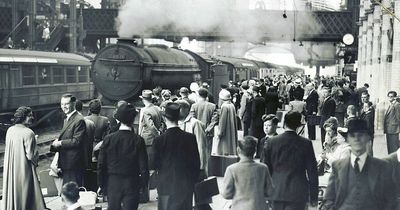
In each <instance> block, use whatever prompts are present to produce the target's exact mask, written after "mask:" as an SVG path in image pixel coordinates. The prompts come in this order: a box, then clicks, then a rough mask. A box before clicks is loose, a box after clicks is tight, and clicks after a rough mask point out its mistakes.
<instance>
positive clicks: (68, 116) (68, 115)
mask: <svg viewBox="0 0 400 210" xmlns="http://www.w3.org/2000/svg"><path fill="white" fill-rule="evenodd" d="M75 112H76V110H74V111H72V112H71V113H69V114H67V122H68V120H69V118H71V116H72V115H73V114H74V113H75Z"/></svg>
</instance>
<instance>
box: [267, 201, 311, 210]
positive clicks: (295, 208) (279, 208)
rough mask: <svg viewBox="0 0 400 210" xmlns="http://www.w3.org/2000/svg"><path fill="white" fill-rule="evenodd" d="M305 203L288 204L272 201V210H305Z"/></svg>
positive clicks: (286, 202)
mask: <svg viewBox="0 0 400 210" xmlns="http://www.w3.org/2000/svg"><path fill="white" fill-rule="evenodd" d="M305 208H306V203H303V202H288V201H274V204H273V210H305Z"/></svg>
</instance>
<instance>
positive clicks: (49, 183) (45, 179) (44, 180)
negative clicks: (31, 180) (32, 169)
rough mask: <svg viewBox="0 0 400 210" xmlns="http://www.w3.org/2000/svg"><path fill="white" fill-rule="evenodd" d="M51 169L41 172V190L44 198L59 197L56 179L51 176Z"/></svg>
mask: <svg viewBox="0 0 400 210" xmlns="http://www.w3.org/2000/svg"><path fill="white" fill-rule="evenodd" d="M49 172H50V169H48V170H43V171H40V172H39V180H40V188H41V190H42V194H43V196H44V197H54V196H58V191H57V187H56V183H55V182H54V177H52V176H50V175H49Z"/></svg>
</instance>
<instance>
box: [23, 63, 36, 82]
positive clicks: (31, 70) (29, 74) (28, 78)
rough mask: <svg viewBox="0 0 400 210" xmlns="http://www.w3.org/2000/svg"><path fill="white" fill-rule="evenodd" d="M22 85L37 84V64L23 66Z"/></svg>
mask: <svg viewBox="0 0 400 210" xmlns="http://www.w3.org/2000/svg"><path fill="white" fill-rule="evenodd" d="M21 70H22V85H23V86H26V85H35V84H36V78H35V76H36V72H35V66H27V65H23V66H22V68H21Z"/></svg>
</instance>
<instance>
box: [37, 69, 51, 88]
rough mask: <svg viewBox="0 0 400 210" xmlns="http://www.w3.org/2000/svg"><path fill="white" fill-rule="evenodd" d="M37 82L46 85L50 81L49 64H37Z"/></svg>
mask: <svg viewBox="0 0 400 210" xmlns="http://www.w3.org/2000/svg"><path fill="white" fill-rule="evenodd" d="M38 73H39V84H40V85H47V84H50V83H51V74H50V66H39V67H38Z"/></svg>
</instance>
